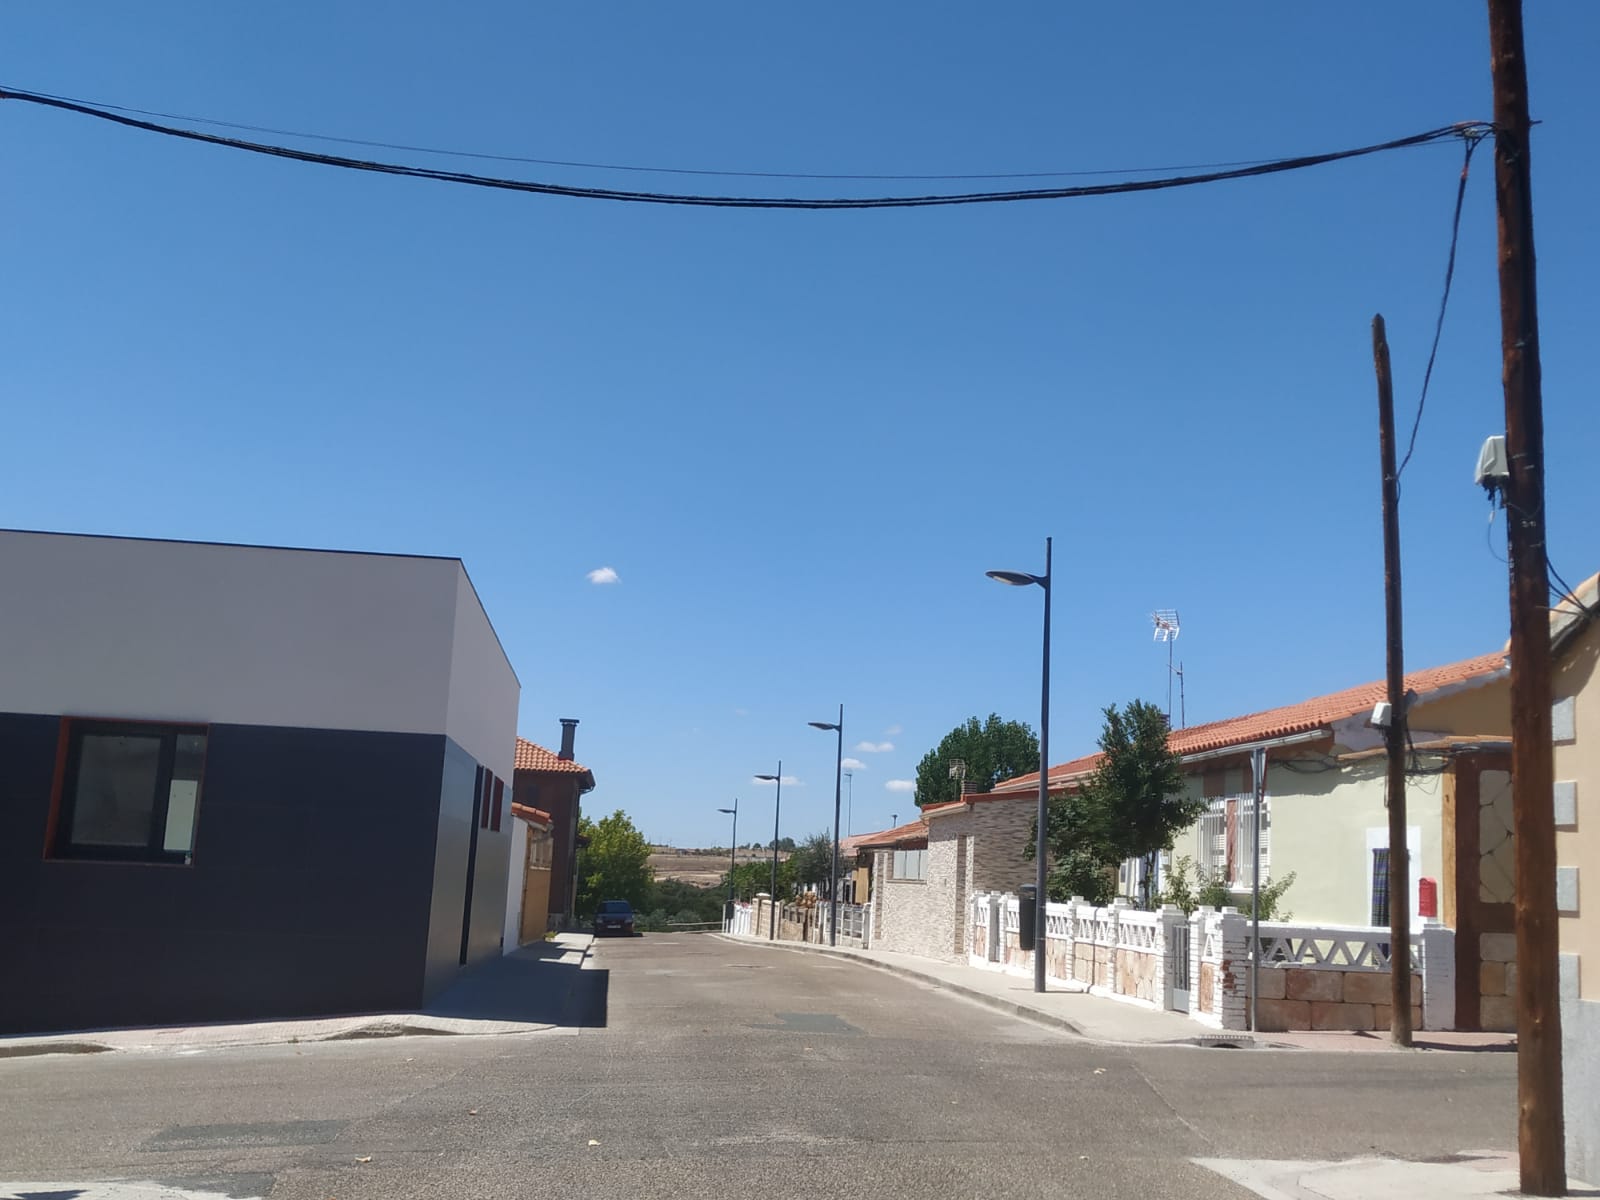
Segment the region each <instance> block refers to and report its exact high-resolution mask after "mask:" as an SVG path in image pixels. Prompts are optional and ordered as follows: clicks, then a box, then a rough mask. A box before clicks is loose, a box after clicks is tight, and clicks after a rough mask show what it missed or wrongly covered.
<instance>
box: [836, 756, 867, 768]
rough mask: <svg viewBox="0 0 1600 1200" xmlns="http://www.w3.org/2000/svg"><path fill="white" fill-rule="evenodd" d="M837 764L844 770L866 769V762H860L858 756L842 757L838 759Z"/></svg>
mask: <svg viewBox="0 0 1600 1200" xmlns="http://www.w3.org/2000/svg"><path fill="white" fill-rule="evenodd" d="M839 765H840V766H841V767H843V768H844V769H845V770H846V771H865V770H866V769H867V764H866V763H864V762H862V761H861V760H860V759H859V758H846V759H842V760H840V763H839Z"/></svg>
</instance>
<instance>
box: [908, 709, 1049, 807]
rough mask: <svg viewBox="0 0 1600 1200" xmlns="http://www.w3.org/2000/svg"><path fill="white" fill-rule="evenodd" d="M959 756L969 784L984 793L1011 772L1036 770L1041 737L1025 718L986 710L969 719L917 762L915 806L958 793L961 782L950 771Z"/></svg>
mask: <svg viewBox="0 0 1600 1200" xmlns="http://www.w3.org/2000/svg"><path fill="white" fill-rule="evenodd" d="M958 759H959V760H960V761H961V762H963V763H965V764H966V779H967V782H969V783H974V784H976V785H977V787H978V790H979V791H981V792H987V791H989V790H990V789H991V788H993V787H994V786H995V784H997V783H1000V782H1002V781H1004V780H1007V779H1010V778H1011V777H1012V776H1014V775H1026V774H1027V773H1028V772H1029V771H1037V770H1038V769H1039V738H1038V735H1037V734H1035V733H1034V732H1033V730H1032V729H1031V728H1029V727H1028V726H1027V725H1025V724H1023V722H1021V721H1002V720H1001V719H1000V717H999V715H998V714H996V713H990V714H989V719H988V720H986V721H979V720H978V718H977V717H968V718H967V720H966V723H965V724H962V725H957V726H956V727H955V728H954V729H952V730H951V731H950V732H949V733H947V734H945V735H944V737H943V738H942V739H941V740H940V742H939V744H938V746H936V747H935V748H934V749H932V750H930V751H928V752H927V753H926V754H924V755H923V756H922V761H921V762H919V763H918V764H917V792H916V799H917V803H918V804H919V805H926V804H943V803H945V802H946V801H948V800H955V799H958V798H959V797H960V795H961V780H960V779H957V778H952V777H951V774H950V767H951V765H952V764H953V763H955V762H956V760H958Z"/></svg>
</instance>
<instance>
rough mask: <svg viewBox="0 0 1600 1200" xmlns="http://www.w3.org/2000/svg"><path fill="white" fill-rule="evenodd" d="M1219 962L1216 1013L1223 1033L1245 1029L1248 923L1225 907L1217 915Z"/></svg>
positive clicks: (1247, 990) (1241, 916) (1247, 1001)
mask: <svg viewBox="0 0 1600 1200" xmlns="http://www.w3.org/2000/svg"><path fill="white" fill-rule="evenodd" d="M1217 925H1218V939H1217V940H1218V944H1219V945H1220V946H1221V955H1220V957H1221V959H1222V962H1221V964H1220V965H1219V966H1218V968H1217V973H1216V988H1217V998H1216V1010H1215V1011H1216V1013H1217V1015H1218V1016H1219V1017H1220V1018H1221V1020H1222V1028H1224V1029H1245V1028H1248V1027H1249V1024H1250V1003H1249V993H1250V948H1249V943H1250V923H1249V922H1248V921H1246V920H1245V918H1244V914H1243V913H1241V912H1240V911H1239V910H1238V909H1237V908H1233V907H1232V906H1226V907H1224V908H1223V910H1222V912H1221V913H1219V914H1218V915H1217Z"/></svg>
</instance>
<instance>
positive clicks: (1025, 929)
mask: <svg viewBox="0 0 1600 1200" xmlns="http://www.w3.org/2000/svg"><path fill="white" fill-rule="evenodd" d="M1017 893H1018V895H1019V896H1020V899H1019V900H1018V901H1017V945H1018V946H1020V947H1021V948H1022V949H1024V950H1032V949H1033V939H1034V938H1035V937H1036V936H1037V935H1038V925H1037V919H1038V916H1039V889H1038V887H1036V886H1035V885H1034V884H1031V883H1025V884H1023V885H1022V886H1021V887H1020V888H1018V889H1017Z"/></svg>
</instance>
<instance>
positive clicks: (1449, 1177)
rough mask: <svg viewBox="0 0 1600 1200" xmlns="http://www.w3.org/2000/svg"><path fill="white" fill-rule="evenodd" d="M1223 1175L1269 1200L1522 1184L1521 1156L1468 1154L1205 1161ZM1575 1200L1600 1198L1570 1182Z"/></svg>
mask: <svg viewBox="0 0 1600 1200" xmlns="http://www.w3.org/2000/svg"><path fill="white" fill-rule="evenodd" d="M1195 1161H1196V1162H1197V1163H1198V1164H1199V1165H1200V1166H1202V1167H1207V1168H1209V1169H1210V1170H1213V1171H1215V1172H1216V1173H1217V1174H1219V1175H1221V1176H1223V1177H1225V1178H1227V1179H1231V1180H1233V1181H1234V1182H1235V1183H1238V1184H1240V1185H1241V1186H1243V1187H1247V1188H1249V1189H1250V1190H1251V1191H1252V1192H1254V1193H1255V1194H1256V1195H1258V1196H1264V1197H1266V1198H1267V1200H1458V1198H1463V1197H1470V1196H1507V1195H1511V1196H1516V1195H1521V1192H1520V1191H1519V1190H1518V1188H1519V1185H1520V1183H1521V1180H1520V1178H1519V1176H1518V1170H1517V1156H1516V1154H1515V1153H1502V1152H1496V1151H1492V1150H1480V1151H1466V1152H1464V1153H1462V1154H1458V1155H1455V1156H1453V1157H1452V1159H1451V1160H1450V1161H1446V1162H1405V1161H1402V1160H1399V1159H1392V1158H1356V1159H1350V1160H1348V1161H1346V1162H1275V1161H1271V1160H1256V1161H1248V1160H1245V1159H1226V1158H1200V1159H1196V1160H1195ZM1567 1195H1569V1196H1600V1190H1596V1189H1595V1188H1592V1187H1590V1186H1588V1185H1586V1184H1584V1183H1583V1182H1581V1181H1579V1180H1576V1179H1571V1180H1568V1181H1567Z"/></svg>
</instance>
